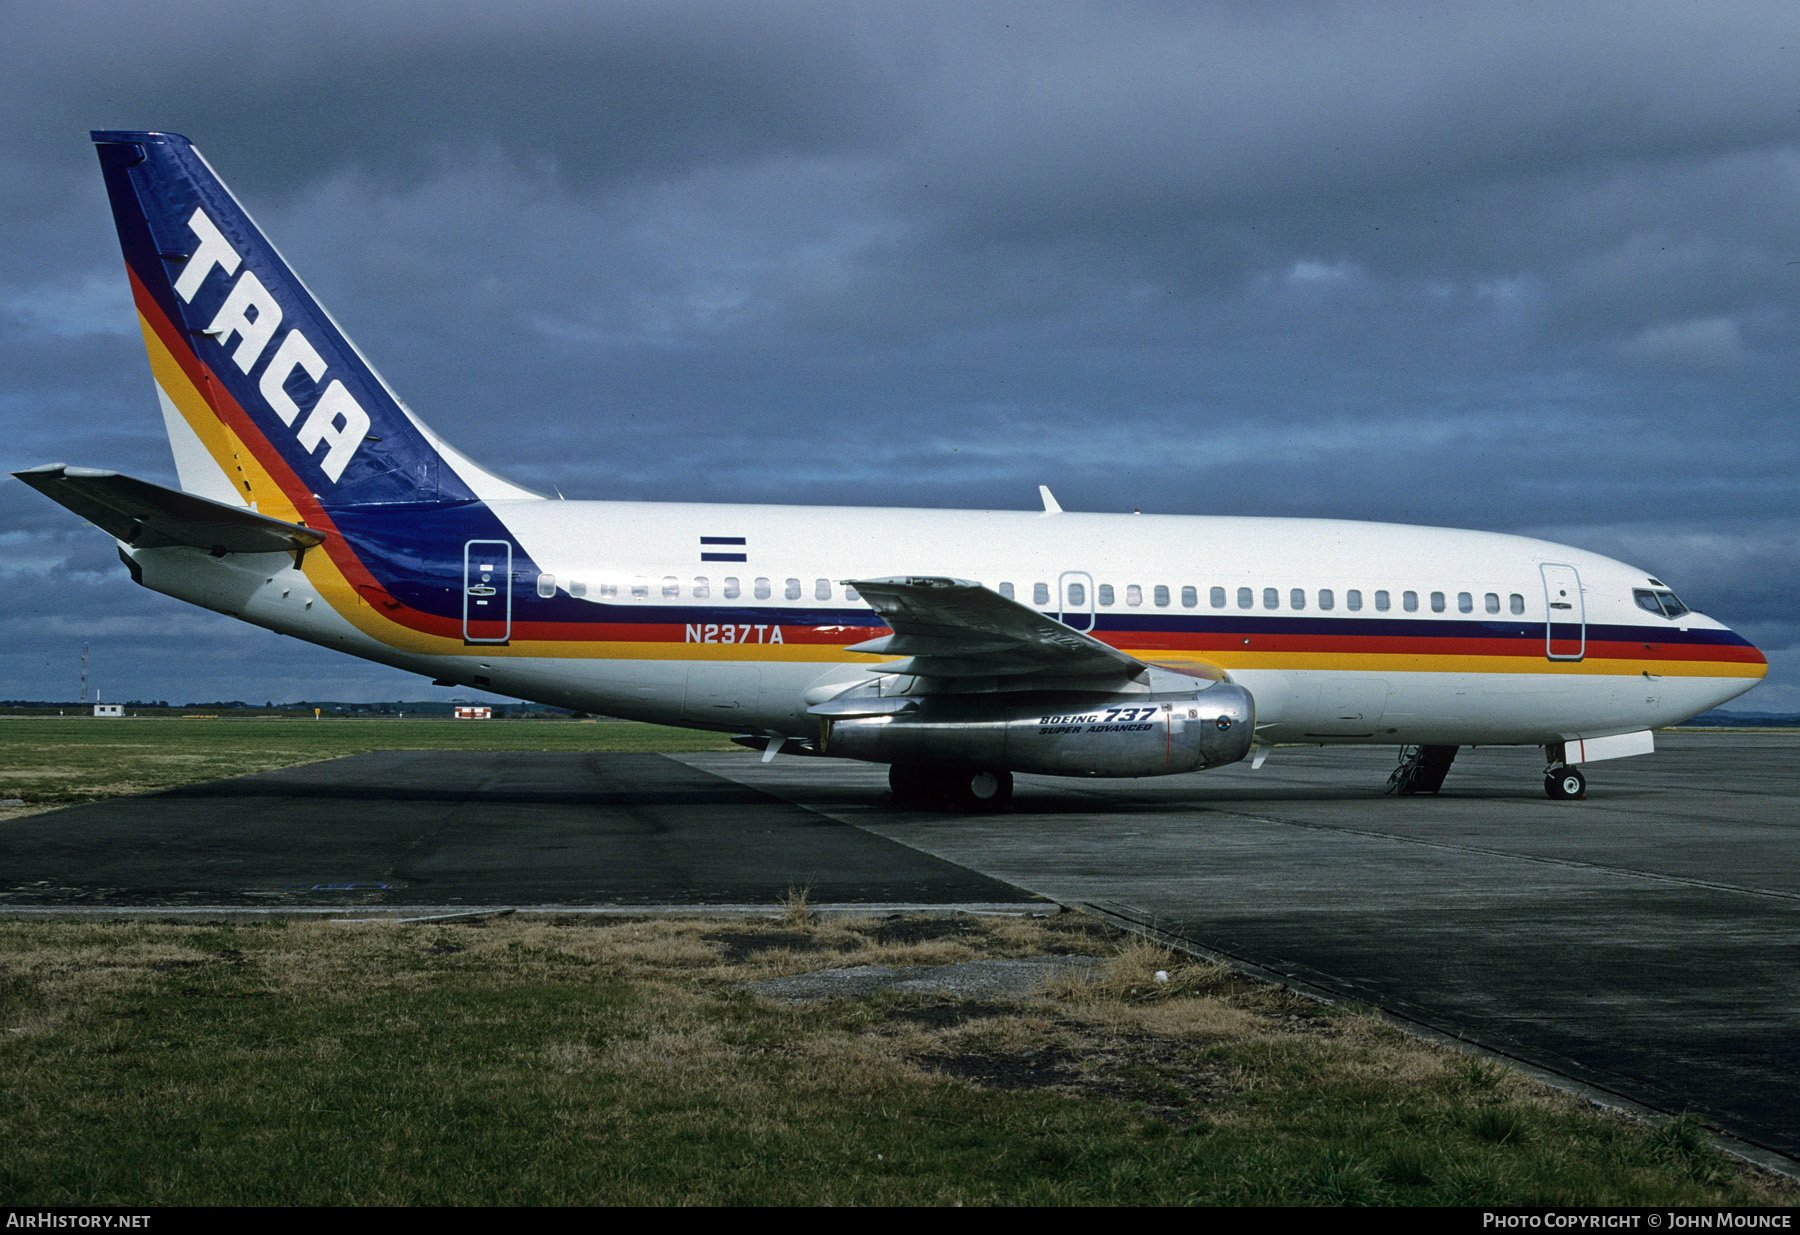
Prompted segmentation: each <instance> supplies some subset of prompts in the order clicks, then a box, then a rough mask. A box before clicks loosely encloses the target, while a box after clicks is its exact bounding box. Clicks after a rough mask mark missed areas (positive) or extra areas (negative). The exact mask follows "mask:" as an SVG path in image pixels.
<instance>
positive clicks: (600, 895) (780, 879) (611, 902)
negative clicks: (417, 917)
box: [0, 751, 1048, 912]
mask: <svg viewBox="0 0 1800 1235" xmlns="http://www.w3.org/2000/svg"><path fill="white" fill-rule="evenodd" d="M746 757H749V758H754V756H750V755H748V754H747V756H746ZM796 890H804V891H805V892H806V895H807V897H808V899H809V900H810V901H814V902H818V901H830V902H836V903H842V904H857V905H870V906H877V905H887V906H899V905H915V904H916V905H929V906H936V905H973V906H990V905H1011V906H1014V907H1018V906H1021V905H1025V904H1030V903H1032V902H1033V901H1034V900H1035V898H1033V897H1032V896H1031V895H1030V894H1029V893H1026V892H1022V891H1020V890H1019V889H1017V888H1014V887H1012V886H1010V885H1008V884H1005V883H1001V882H999V881H997V880H994V879H991V878H988V877H985V876H982V875H978V874H976V873H975V872H973V871H970V870H967V869H965V868H962V867H959V866H956V865H955V864H954V863H952V862H949V861H945V860H943V859H940V858H933V857H930V856H928V855H926V854H923V853H920V852H919V851H918V850H916V849H911V848H908V847H907V846H905V845H902V844H899V843H896V842H894V841H890V840H885V839H883V838H881V837H878V836H875V835H873V834H872V833H869V832H867V831H864V830H862V829H859V828H855V827H851V826H849V825H847V824H843V823H839V822H837V821H836V820H833V819H831V818H829V817H827V816H823V815H820V814H818V813H817V812H814V811H810V810H806V809H803V808H801V807H799V806H795V805H793V804H791V803H788V802H785V801H783V800H782V799H780V798H779V797H775V796H772V795H770V794H768V793H766V792H763V791H762V790H759V789H755V788H750V787H747V786H744V785H741V784H739V783H738V782H736V781H733V780H729V779H726V778H724V777H720V776H717V775H714V774H712V773H709V772H705V771H702V770H699V769H696V768H692V767H688V766H687V765H685V764H681V763H677V762H675V761H674V760H673V759H670V758H668V757H667V756H665V755H647V754H644V755H640V754H570V753H566V752H555V753H550V752H536V751H459V752H456V753H441V752H436V751H379V752H376V753H373V754H366V755H352V756H350V757H348V758H344V759H335V760H332V761H330V762H327V763H313V764H307V765H304V766H301V767H295V768H286V769H283V770H281V771H276V772H263V773H258V774H256V775H253V776H238V777H233V778H231V779H229V780H220V781H212V782H210V783H207V784H200V785H189V786H185V787H183V788H180V789H171V790H167V791H164V792H161V793H149V794H144V795H141V796H139V797H131V798H119V799H115V800H113V801H109V802H96V803H93V804H91V805H87V806H75V807H69V808H67V809H65V810H59V811H51V812H47V813H45V814H41V815H28V816H25V817H24V818H20V819H15V820H13V821H12V822H10V823H7V824H5V825H3V826H0V912H3V911H4V910H6V909H7V908H12V907H26V906H67V907H78V906H79V907H91V908H100V907H118V908H147V907H152V906H169V907H183V908H186V907H196V906H217V907H225V908H253V907H259V908H297V907H302V906H319V905H337V906H350V905H360V906H365V907H368V908H371V909H393V908H405V909H409V910H417V911H420V912H430V911H448V910H456V909H469V908H476V907H487V906H515V905H530V906H556V907H566V908H596V907H664V906H667V907H677V906H709V907H719V906H727V905H731V906H738V905H743V906H761V907H764V908H769V907H773V906H774V905H776V904H778V903H780V902H782V901H783V900H784V899H785V898H786V897H787V896H788V894H789V893H790V892H792V891H796ZM1038 907H1039V908H1048V907H1047V906H1044V905H1042V904H1041V902H1039V903H1038Z"/></svg>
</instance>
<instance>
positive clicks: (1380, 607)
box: [1375, 591, 1393, 613]
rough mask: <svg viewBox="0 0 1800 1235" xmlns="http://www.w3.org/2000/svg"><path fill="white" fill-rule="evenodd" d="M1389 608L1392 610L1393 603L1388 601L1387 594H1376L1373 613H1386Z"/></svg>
mask: <svg viewBox="0 0 1800 1235" xmlns="http://www.w3.org/2000/svg"><path fill="white" fill-rule="evenodd" d="M1391 608H1393V601H1392V600H1391V599H1389V597H1388V594H1387V593H1386V592H1379V591H1378V592H1376V593H1375V612H1377V613H1386V612H1387V611H1388V610H1389V609H1391Z"/></svg>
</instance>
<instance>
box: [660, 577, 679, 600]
mask: <svg viewBox="0 0 1800 1235" xmlns="http://www.w3.org/2000/svg"><path fill="white" fill-rule="evenodd" d="M663 595H664V596H679V595H681V580H679V579H677V578H676V577H675V576H674V575H664V576H663Z"/></svg>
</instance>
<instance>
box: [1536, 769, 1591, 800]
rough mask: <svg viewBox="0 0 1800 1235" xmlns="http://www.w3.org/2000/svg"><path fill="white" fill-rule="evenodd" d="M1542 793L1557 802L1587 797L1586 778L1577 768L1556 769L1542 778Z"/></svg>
mask: <svg viewBox="0 0 1800 1235" xmlns="http://www.w3.org/2000/svg"><path fill="white" fill-rule="evenodd" d="M1544 793H1545V794H1546V795H1547V796H1549V797H1552V798H1555V799H1556V800H1557V801H1559V802H1564V801H1572V800H1575V799H1578V798H1585V797H1586V796H1587V777H1585V776H1583V775H1582V774H1581V770H1580V769H1579V768H1556V769H1555V770H1553V771H1552V772H1550V774H1549V775H1547V776H1545V777H1544Z"/></svg>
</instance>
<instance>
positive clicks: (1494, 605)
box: [1481, 592, 1500, 613]
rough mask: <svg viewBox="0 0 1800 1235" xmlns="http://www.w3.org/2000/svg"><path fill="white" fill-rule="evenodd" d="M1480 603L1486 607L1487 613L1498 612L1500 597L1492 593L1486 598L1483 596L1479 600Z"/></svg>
mask: <svg viewBox="0 0 1800 1235" xmlns="http://www.w3.org/2000/svg"><path fill="white" fill-rule="evenodd" d="M1481 603H1482V604H1484V605H1486V606H1487V611H1488V612H1489V613H1498V612H1500V597H1499V596H1497V595H1495V594H1494V593H1493V592H1489V593H1488V594H1487V595H1486V596H1483V597H1482V598H1481Z"/></svg>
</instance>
